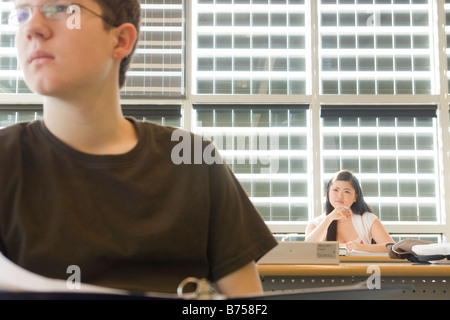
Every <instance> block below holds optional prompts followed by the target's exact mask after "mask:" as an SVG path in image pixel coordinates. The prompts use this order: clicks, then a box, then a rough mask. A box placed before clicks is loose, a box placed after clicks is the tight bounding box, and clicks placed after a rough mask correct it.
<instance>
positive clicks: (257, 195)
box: [195, 105, 310, 223]
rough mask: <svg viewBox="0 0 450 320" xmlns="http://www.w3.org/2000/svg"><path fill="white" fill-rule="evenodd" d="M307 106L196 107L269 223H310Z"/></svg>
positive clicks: (200, 126) (202, 126)
mask: <svg viewBox="0 0 450 320" xmlns="http://www.w3.org/2000/svg"><path fill="white" fill-rule="evenodd" d="M306 108H307V106H302V105H296V106H283V107H280V106H270V105H265V106H242V105H240V106H221V107H220V108H217V107H215V108H214V106H206V105H202V106H195V110H196V127H195V132H196V133H198V134H201V135H203V136H204V137H206V138H209V139H210V140H212V141H213V142H214V143H215V145H216V147H217V148H218V149H219V150H221V154H222V156H223V157H224V159H225V161H226V163H227V164H228V165H229V166H230V167H231V169H232V170H233V171H234V173H235V174H236V177H237V178H238V180H239V181H240V183H241V184H242V186H243V187H244V189H245V191H246V192H247V195H248V196H249V197H250V199H251V200H252V202H253V204H254V205H255V206H256V208H257V209H258V211H259V212H260V214H261V215H262V217H263V218H264V220H265V221H267V222H275V223H276V222H292V223H297V222H307V221H308V219H309V211H310V210H309V202H310V201H309V189H308V184H309V183H308V180H309V176H308V154H309V153H308V142H307V141H308V130H307V125H308V113H307V109H306Z"/></svg>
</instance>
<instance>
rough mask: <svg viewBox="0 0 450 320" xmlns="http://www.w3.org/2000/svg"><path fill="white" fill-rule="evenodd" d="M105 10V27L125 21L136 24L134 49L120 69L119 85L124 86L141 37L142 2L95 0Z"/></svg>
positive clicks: (123, 61) (118, 24) (124, 59)
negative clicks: (136, 34)
mask: <svg viewBox="0 0 450 320" xmlns="http://www.w3.org/2000/svg"><path fill="white" fill-rule="evenodd" d="M94 1H95V2H97V3H98V4H99V5H100V7H101V8H102V11H103V16H104V17H105V20H106V21H108V22H109V23H106V22H105V28H106V29H107V30H108V29H110V28H111V27H112V26H120V25H121V24H124V23H131V24H133V25H134V26H135V28H136V30H137V33H138V36H137V39H136V43H135V44H134V47H133V50H132V51H131V52H130V54H129V55H128V56H126V57H125V58H123V59H122V62H121V64H120V70H119V86H120V88H122V87H123V86H124V84H125V79H126V72H127V71H128V69H129V67H130V63H131V58H132V56H133V53H134V51H135V50H136V46H137V43H138V39H139V29H140V24H141V3H140V1H139V0H94Z"/></svg>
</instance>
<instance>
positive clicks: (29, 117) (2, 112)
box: [0, 105, 44, 129]
mask: <svg viewBox="0 0 450 320" xmlns="http://www.w3.org/2000/svg"><path fill="white" fill-rule="evenodd" d="M43 116H44V115H43V110H42V105H0V129H2V128H5V127H8V126H10V125H13V124H15V123H19V122H27V121H33V120H40V119H42V118H43Z"/></svg>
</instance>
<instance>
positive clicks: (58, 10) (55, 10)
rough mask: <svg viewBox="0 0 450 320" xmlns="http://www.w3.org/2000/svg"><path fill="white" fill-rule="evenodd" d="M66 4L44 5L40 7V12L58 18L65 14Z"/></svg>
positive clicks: (48, 16)
mask: <svg viewBox="0 0 450 320" xmlns="http://www.w3.org/2000/svg"><path fill="white" fill-rule="evenodd" d="M67 8H68V6H66V5H45V6H42V7H41V13H42V14H43V15H44V16H46V17H47V18H51V19H59V18H63V17H65V16H66V15H67Z"/></svg>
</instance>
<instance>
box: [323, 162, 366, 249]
mask: <svg viewBox="0 0 450 320" xmlns="http://www.w3.org/2000/svg"><path fill="white" fill-rule="evenodd" d="M335 181H348V182H350V183H351V184H352V187H353V189H355V192H356V202H355V203H354V204H353V205H352V206H351V209H352V212H353V213H355V214H360V215H362V214H364V212H372V213H374V211H373V209H372V208H371V207H370V206H369V205H368V204H367V203H366V201H365V200H364V195H363V192H362V190H361V186H360V184H359V181H358V179H357V178H356V177H355V175H354V174H353V172H351V171H350V170H341V171H339V172H336V173H335V174H334V176H333V177H332V178H331V179H330V181H329V182H328V185H327V189H326V198H327V199H326V203H325V214H326V215H328V214H330V213H331V212H332V211H333V210H334V207H333V206H332V205H331V203H330V197H329V194H330V188H331V185H332V184H333V183H334V182H335ZM336 238H337V220H334V221H333V222H332V223H331V224H330V226H329V227H328V231H327V241H336Z"/></svg>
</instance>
